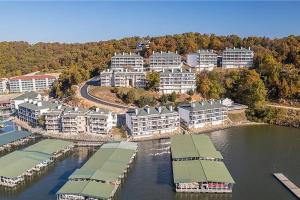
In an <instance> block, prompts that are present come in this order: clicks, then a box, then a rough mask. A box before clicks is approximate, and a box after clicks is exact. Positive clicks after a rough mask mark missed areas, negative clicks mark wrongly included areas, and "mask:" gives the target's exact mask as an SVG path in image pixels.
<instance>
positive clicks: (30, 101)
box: [25, 99, 33, 103]
mask: <svg viewBox="0 0 300 200" xmlns="http://www.w3.org/2000/svg"><path fill="white" fill-rule="evenodd" d="M26 101H28V102H29V103H32V101H33V100H32V99H29V100H28V99H25V102H26Z"/></svg>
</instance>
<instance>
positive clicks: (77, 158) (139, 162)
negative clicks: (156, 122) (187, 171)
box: [0, 125, 300, 200]
mask: <svg viewBox="0 0 300 200" xmlns="http://www.w3.org/2000/svg"><path fill="white" fill-rule="evenodd" d="M208 135H209V136H210V137H211V139H212V141H213V143H214V144H215V146H216V148H217V149H218V150H220V151H221V153H222V155H223V157H224V162H225V164H226V166H227V167H228V169H229V171H230V173H231V175H232V176H233V178H234V180H235V182H236V184H235V186H234V189H233V193H232V195H219V194H218V195H216V194H212V195H201V194H180V193H175V192H174V190H173V181H172V178H173V177H172V168H171V161H170V154H169V153H168V151H167V149H168V147H169V140H165V139H164V140H155V141H147V142H141V143H139V152H138V155H137V158H136V160H135V162H134V164H133V166H132V168H131V169H130V172H129V173H128V176H127V178H126V180H125V182H124V183H123V184H122V186H121V187H120V189H119V190H118V192H117V195H116V199H118V200H120V199H122V200H123V199H124V200H127V199H128V200H173V199H176V200H196V199H197V200H202V199H203V200H217V199H218V200H227V199H228V200H254V199H255V200H285V199H289V200H296V198H295V197H294V196H293V195H292V194H291V193H290V192H289V191H288V190H287V189H286V188H284V187H283V186H282V185H281V184H280V183H279V182H278V181H277V180H276V179H275V178H273V177H272V172H282V173H284V174H285V175H286V176H288V177H289V178H290V179H291V180H292V181H293V182H294V183H295V184H296V185H298V186H300V155H299V154H300V129H295V128H287V127H279V126H269V125H261V126H245V127H235V128H230V129H225V130H220V131H214V132H211V133H208ZM90 155H91V152H90V151H87V149H85V148H81V149H80V150H78V151H76V152H74V153H73V154H72V155H71V156H68V157H66V158H65V159H63V160H61V161H59V162H58V163H56V165H55V166H53V167H52V168H50V169H49V170H48V171H47V173H45V174H44V175H42V176H41V177H38V178H36V179H35V180H33V181H31V182H30V183H28V184H27V185H25V186H24V188H22V190H18V191H14V192H7V191H3V190H0V199H1V200H27V199H34V200H55V199H56V196H55V193H56V192H57V191H58V189H59V188H60V187H61V186H62V185H63V184H64V183H65V182H66V181H67V178H68V176H69V175H70V174H71V173H72V172H73V171H74V170H75V169H76V168H79V167H80V166H82V165H83V164H84V162H85V161H86V160H87V159H88V158H89V157H90Z"/></svg>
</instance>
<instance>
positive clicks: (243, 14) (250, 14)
mask: <svg viewBox="0 0 300 200" xmlns="http://www.w3.org/2000/svg"><path fill="white" fill-rule="evenodd" d="M184 32H200V33H215V34H217V35H228V34H237V35H240V36H250V35H257V36H267V37H282V36H288V35H292V34H294V35H300V2H278V1H276V2H270V1H268V2H237V1H235V2H215V1H214V2H203V1H202V2H195V1H192V2H186V1H185V2H183V1H176V2H171V1H166V2H160V1H156V2H149V1H146V2H135V1H131V2H124V1H122V2H78V1H77V2H70V1H67V2H11V3H10V2H0V41H15V40H23V41H28V42H33V43H35V42H40V41H43V42H88V41H99V40H108V39H118V38H122V37H127V36H147V35H150V36H157V35H165V34H176V33H184Z"/></svg>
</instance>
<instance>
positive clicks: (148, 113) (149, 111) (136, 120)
mask: <svg viewBox="0 0 300 200" xmlns="http://www.w3.org/2000/svg"><path fill="white" fill-rule="evenodd" d="M126 127H127V129H128V131H129V133H130V134H131V136H133V137H143V136H151V135H153V134H160V133H169V132H173V131H177V130H179V128H180V120H179V114H178V112H176V111H175V110H173V107H172V106H168V107H165V106H163V107H158V108H154V107H148V106H146V107H144V108H136V109H130V110H128V111H127V112H126Z"/></svg>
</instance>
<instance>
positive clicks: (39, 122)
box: [38, 115, 46, 128]
mask: <svg viewBox="0 0 300 200" xmlns="http://www.w3.org/2000/svg"><path fill="white" fill-rule="evenodd" d="M45 123H46V120H45V116H44V115H41V116H40V117H39V118H38V125H39V126H40V127H43V128H44V127H45Z"/></svg>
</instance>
